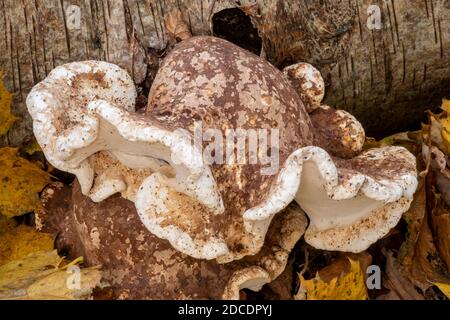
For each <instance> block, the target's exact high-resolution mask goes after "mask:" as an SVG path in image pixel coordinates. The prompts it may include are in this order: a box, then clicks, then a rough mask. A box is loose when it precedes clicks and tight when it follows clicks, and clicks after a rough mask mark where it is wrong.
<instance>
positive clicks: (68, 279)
mask: <svg viewBox="0 0 450 320" xmlns="http://www.w3.org/2000/svg"><path fill="white" fill-rule="evenodd" d="M78 276H79V277H80V278H79V279H80V282H79V283H77V280H76V277H78ZM100 279H101V273H100V271H99V270H98V268H86V269H79V273H78V271H75V272H73V273H72V272H70V271H67V270H62V271H58V272H55V273H52V274H49V275H48V276H46V277H44V278H41V279H39V280H37V281H36V282H34V283H33V284H32V285H30V286H29V287H28V289H27V299H39V300H42V299H47V300H48V299H51V300H56V299H58V300H60V299H64V300H73V299H82V298H84V297H88V296H90V294H91V292H92V289H93V288H94V287H95V286H97V285H98V284H99V282H100Z"/></svg>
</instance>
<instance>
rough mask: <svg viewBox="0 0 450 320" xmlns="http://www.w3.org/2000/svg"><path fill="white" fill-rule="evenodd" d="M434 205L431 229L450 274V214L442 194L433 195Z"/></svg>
mask: <svg viewBox="0 0 450 320" xmlns="http://www.w3.org/2000/svg"><path fill="white" fill-rule="evenodd" d="M433 197H434V199H433V200H434V205H433V208H432V211H431V229H432V231H433V235H434V238H435V245H436V248H437V250H438V252H439V256H440V258H441V260H442V261H443V262H444V263H445V265H446V266H447V272H448V273H449V274H450V212H449V210H448V209H447V208H446V207H445V204H444V201H443V199H442V198H441V195H440V194H436V193H434V194H433Z"/></svg>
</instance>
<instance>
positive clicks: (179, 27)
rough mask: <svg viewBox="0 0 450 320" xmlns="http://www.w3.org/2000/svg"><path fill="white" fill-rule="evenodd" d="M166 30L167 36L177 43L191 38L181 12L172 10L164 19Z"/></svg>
mask: <svg viewBox="0 0 450 320" xmlns="http://www.w3.org/2000/svg"><path fill="white" fill-rule="evenodd" d="M166 30H167V32H168V33H169V35H170V36H171V37H172V38H174V39H175V40H177V41H182V40H185V39H188V38H190V37H192V34H191V31H190V30H189V27H188V25H187V24H186V22H185V21H184V20H183V17H182V15H181V11H180V10H178V9H173V10H172V11H171V12H170V14H169V15H168V16H167V18H166Z"/></svg>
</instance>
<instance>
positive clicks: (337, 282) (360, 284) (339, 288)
mask: <svg viewBox="0 0 450 320" xmlns="http://www.w3.org/2000/svg"><path fill="white" fill-rule="evenodd" d="M347 259H348V262H349V268H348V270H345V267H344V266H343V265H342V261H341V260H339V259H338V260H337V262H336V264H337V266H333V267H329V268H333V269H337V270H340V274H339V275H338V276H336V277H334V278H332V279H331V280H329V281H326V280H325V279H323V278H328V277H329V276H326V275H325V274H324V272H322V276H321V275H320V274H321V272H318V273H317V274H316V277H315V278H314V279H310V280H305V279H304V278H303V276H302V275H301V276H300V290H299V291H300V292H302V294H301V295H304V297H305V298H306V300H366V299H367V298H368V296H367V288H366V283H365V280H364V273H363V271H362V269H361V263H360V261H354V260H352V259H350V258H347ZM328 272H330V271H328ZM333 272H335V271H333ZM301 295H300V296H301ZM296 298H297V299H299V294H297V296H296Z"/></svg>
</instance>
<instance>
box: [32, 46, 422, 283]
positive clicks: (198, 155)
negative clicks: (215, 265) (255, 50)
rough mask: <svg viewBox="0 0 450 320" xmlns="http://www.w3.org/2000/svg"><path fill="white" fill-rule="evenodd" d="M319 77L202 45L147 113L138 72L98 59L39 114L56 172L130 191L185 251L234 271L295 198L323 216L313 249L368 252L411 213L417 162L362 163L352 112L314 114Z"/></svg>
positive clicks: (97, 194)
mask: <svg viewBox="0 0 450 320" xmlns="http://www.w3.org/2000/svg"><path fill="white" fill-rule="evenodd" d="M311 68H312V67H307V68H300V69H296V71H295V72H288V75H289V77H286V75H284V74H283V73H282V72H280V71H279V70H277V69H276V68H274V67H273V66H272V65H270V64H269V63H268V62H266V61H264V60H262V59H261V58H259V57H258V56H255V55H253V54H251V53H249V52H247V51H245V50H243V49H241V48H239V47H237V46H235V45H233V44H231V43H229V42H227V41H224V40H221V39H218V38H213V37H194V38H191V39H188V40H185V41H183V42H181V43H179V44H178V45H177V46H176V47H175V48H174V49H173V50H172V51H171V52H170V54H169V55H168V56H167V57H166V58H165V60H164V61H163V63H162V65H161V67H160V69H159V71H158V73H157V75H156V77H155V79H154V82H153V84H152V88H151V91H150V95H149V104H148V106H147V108H146V110H145V111H144V112H142V113H139V114H137V113H135V112H134V110H133V109H134V98H135V96H136V93H135V91H134V88H133V84H132V81H131V79H130V78H129V77H128V76H127V75H126V73H125V72H124V71H123V70H120V69H118V68H117V67H115V66H112V65H110V64H106V63H103V62H93V61H91V62H83V63H74V64H69V65H65V66H62V67H58V68H57V69H55V70H54V71H53V72H52V73H50V74H49V76H48V77H47V79H45V80H44V81H43V82H41V83H40V84H38V85H37V86H36V87H35V88H34V89H33V90H32V92H31V93H30V96H29V97H28V100H27V105H28V108H29V110H30V114H31V115H32V117H33V119H34V130H35V134H36V138H37V140H38V142H39V143H40V145H41V146H42V149H43V151H44V153H45V154H46V156H47V157H48V159H49V161H50V162H51V163H52V164H53V165H54V166H56V167H57V168H59V169H62V170H66V171H69V172H73V173H75V174H76V175H77V177H78V180H79V182H80V185H81V191H82V193H83V194H84V195H86V196H88V197H90V198H91V199H92V200H93V201H97V202H98V201H100V204H102V203H103V202H104V201H108V199H107V198H108V197H109V196H111V195H113V194H114V193H117V192H120V193H121V195H122V197H124V198H126V199H129V200H131V201H132V202H134V206H135V208H136V212H137V214H138V215H139V217H140V220H141V222H142V224H143V225H144V226H145V227H146V230H148V231H149V232H150V233H151V234H153V235H154V236H156V237H157V238H159V239H163V240H164V239H165V240H168V241H169V243H170V245H171V247H172V248H173V249H174V250H175V251H177V252H180V253H182V254H185V255H188V256H191V257H193V258H196V259H206V260H211V259H216V260H217V261H218V262H220V263H225V264H228V263H231V261H235V260H239V259H243V258H244V257H246V256H251V255H255V254H258V253H259V252H261V250H262V248H263V245H264V240H265V238H266V234H267V233H268V231H270V229H269V227H270V226H271V222H272V219H273V218H274V217H275V215H276V214H278V213H280V212H282V210H283V209H284V208H286V207H287V206H288V205H289V203H291V202H292V201H293V200H295V201H297V202H298V204H299V205H300V206H301V207H302V208H303V209H304V211H305V212H306V213H307V214H308V215H309V217H310V226H309V228H308V230H307V232H306V237H305V238H306V241H307V242H309V243H310V244H312V245H313V246H315V247H317V248H320V249H327V250H341V251H353V252H358V251H362V250H364V249H366V248H367V247H368V246H369V245H370V244H371V243H374V242H375V241H377V240H378V239H379V238H381V237H383V236H384V235H385V234H386V233H387V232H388V231H389V229H390V228H392V227H393V226H395V224H396V223H397V222H398V220H399V219H400V217H401V215H402V213H403V212H404V211H406V210H407V209H408V207H409V204H410V202H411V199H412V195H413V193H414V191H415V188H416V185H417V179H416V170H415V158H414V157H413V156H412V155H411V154H410V153H409V152H408V151H406V150H405V149H404V148H400V147H387V148H380V149H373V150H368V151H365V152H362V153H359V152H360V150H361V147H362V141H363V140H364V132H363V130H362V128H361V126H360V125H359V123H358V122H357V121H356V119H354V118H353V117H351V116H350V115H349V114H347V113H342V112H340V111H333V110H331V111H328V113H327V112H325V113H324V115H322V116H320V112H322V111H321V110H316V111H315V112H317V113H316V114H314V112H313V113H312V115H311V118H310V116H309V115H308V113H307V112H306V110H305V106H304V104H303V102H302V100H305V103H308V105H309V111H311V112H312V111H314V109H317V108H318V107H319V106H320V101H321V99H322V97H323V85H322V84H323V80H322V79H321V77H320V74H317V73H316V72H314V70H313V69H311ZM302 70H303V71H302ZM296 79H297V80H298V79H300V80H301V81H303V82H302V83H305V81H306V80H307V81H306V82H307V83H308V85H307V86H306V87H305V86H304V85H302V84H300V85H297V84H296V83H298V82H296ZM305 79H306V80H305ZM316 88H318V90H319V92H316V90H315V89H316ZM309 89H313V90H309ZM305 90H306V91H305ZM320 90H322V91H320ZM330 119H332V120H330ZM311 120H312V121H311ZM323 126H325V128H324V127H323ZM316 127H317V128H316ZM199 128H200V129H199ZM242 138H243V139H244V143H242ZM325 140H328V142H329V143H328V142H327V143H325ZM255 141H257V142H258V143H257V144H256V146H257V148H255V144H254V143H252V142H255ZM212 142H213V143H212ZM240 142H241V143H240ZM247 153H248V154H247ZM99 157H107V158H108V159H109V160H102V161H98V159H99ZM105 163H109V164H111V165H106V166H105ZM113 163H114V165H113ZM110 167H115V168H116V169H114V170H110V169H109V168H110ZM105 199H106V200H105ZM100 204H99V205H100ZM244 278H245V277H244V276H242V277H239V279H244ZM245 282H248V281H245ZM249 283H251V281H250V280H249Z"/></svg>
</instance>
